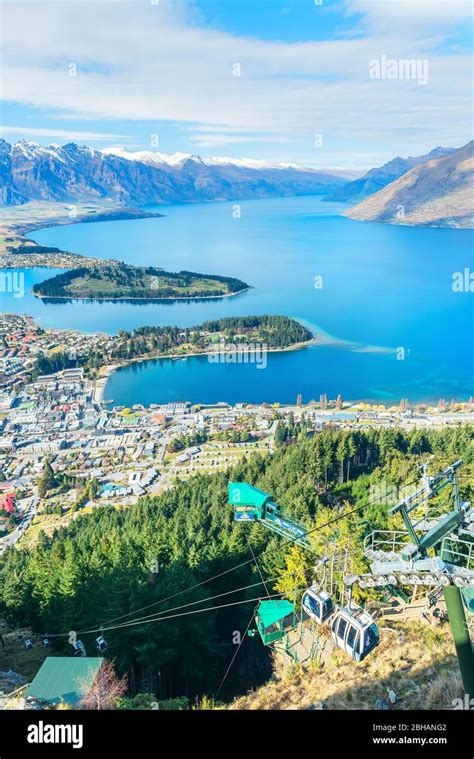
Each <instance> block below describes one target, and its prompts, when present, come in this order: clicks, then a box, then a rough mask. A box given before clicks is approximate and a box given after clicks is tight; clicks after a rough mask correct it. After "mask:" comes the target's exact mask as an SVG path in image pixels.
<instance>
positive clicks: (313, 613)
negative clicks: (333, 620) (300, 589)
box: [301, 585, 334, 625]
mask: <svg viewBox="0 0 474 759" xmlns="http://www.w3.org/2000/svg"><path fill="white" fill-rule="evenodd" d="M301 605H302V607H303V609H304V611H305V612H306V614H308V616H309V617H311V619H314V621H315V622H317V623H318V625H321V624H322V623H323V622H325V621H326V620H327V619H328V618H329V617H330V616H331V614H333V613H334V601H333V599H332V598H331V596H330V595H329V593H326V591H324V590H322V591H320V592H319V593H318V590H317V588H316V586H314V585H313V586H312V587H311V588H308V590H305V592H304V593H303V598H302V599H301Z"/></svg>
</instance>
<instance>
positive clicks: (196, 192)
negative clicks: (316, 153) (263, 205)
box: [0, 140, 347, 205]
mask: <svg viewBox="0 0 474 759" xmlns="http://www.w3.org/2000/svg"><path fill="white" fill-rule="evenodd" d="M346 182H347V178H346V177H343V176H341V175H339V173H338V172H336V173H334V174H332V173H331V171H318V170H315V169H308V168H304V167H301V166H296V165H293V164H271V163H268V162H266V161H256V160H254V159H246V158H227V157H217V158H205V159H203V158H201V157H200V156H196V155H190V154H187V153H174V154H173V155H166V154H164V153H158V152H157V153H154V152H153V151H139V152H130V151H127V150H125V149H124V148H117V147H110V148H105V149H104V150H95V149H93V148H90V147H87V146H86V145H82V146H79V145H76V144H75V143H73V142H71V143H68V144H67V145H63V146H59V145H54V144H51V145H47V146H46V145H40V144H38V143H36V142H32V141H31V140H21V141H20V142H17V143H15V144H14V145H10V144H9V143H7V142H6V141H5V140H0V202H2V203H3V204H5V205H17V204H21V203H24V202H26V201H27V200H50V201H66V202H72V201H74V200H76V201H100V200H113V201H115V202H118V203H123V204H126V205H145V204H148V203H150V204H151V203H156V204H165V203H186V202H199V201H208V200H234V199H245V198H266V197H273V196H288V195H316V194H320V193H328V192H335V191H336V190H337V189H338V188H339V187H341V186H342V185H343V184H345V183H346Z"/></svg>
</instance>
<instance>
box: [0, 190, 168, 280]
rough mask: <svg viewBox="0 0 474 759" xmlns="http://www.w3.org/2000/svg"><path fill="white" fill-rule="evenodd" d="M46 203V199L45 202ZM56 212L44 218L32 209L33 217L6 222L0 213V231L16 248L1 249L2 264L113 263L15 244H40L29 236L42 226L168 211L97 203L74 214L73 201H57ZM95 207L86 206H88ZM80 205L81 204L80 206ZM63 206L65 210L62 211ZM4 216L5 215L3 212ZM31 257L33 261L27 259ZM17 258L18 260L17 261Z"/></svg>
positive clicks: (151, 215) (58, 266) (28, 266)
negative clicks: (20, 250)
mask: <svg viewBox="0 0 474 759" xmlns="http://www.w3.org/2000/svg"><path fill="white" fill-rule="evenodd" d="M45 203H46V201H45ZM57 205H58V208H57V213H56V214H55V215H52V216H50V217H48V216H45V217H44V218H36V219H35V217H34V213H33V212H32V214H31V218H28V217H27V218H26V219H24V220H21V217H20V219H19V220H18V221H16V220H15V219H14V218H9V217H8V216H7V219H6V221H3V219H2V214H1V213H0V232H1V233H2V234H3V235H4V236H8V238H9V239H8V242H9V244H10V245H12V247H13V251H11V250H6V249H2V250H0V266H1V267H2V268H5V269H15V268H17V269H34V268H38V267H41V268H46V269H72V268H77V266H81V265H82V266H84V265H85V262H87V263H88V264H89V265H90V262H91V261H94V262H95V265H97V266H100V265H102V264H104V263H108V262H113V261H114V259H108V260H107V259H100V258H95V256H85V255H82V254H80V253H72V252H71V251H67V250H62V249H60V248H58V250H57V252H54V253H41V252H35V251H34V250H32V251H31V252H30V253H28V252H23V253H15V247H16V246H15V243H17V244H18V247H19V246H22V245H23V246H27V247H31V248H32V249H34V248H35V247H41V246H40V245H39V244H38V243H37V242H36V241H35V240H33V239H32V238H30V237H27V235H29V234H31V233H32V232H37V231H39V230H41V229H48V228H50V227H51V228H53V227H63V226H70V225H73V224H94V223H99V222H106V221H127V220H129V221H133V220H140V219H157V218H165V217H166V214H163V213H159V212H158V211H156V212H155V211H145V210H143V209H140V208H134V207H123V208H121V207H117V206H110V207H108V206H105V207H102V208H101V206H97V207H96V210H95V211H94V212H93V213H90V212H84V213H82V214H81V213H80V211H79V213H77V212H76V215H75V216H74V215H71V211H70V208H71V207H72V208H75V206H74V205H73V204H69V206H68V205H67V204H57ZM91 207H93V206H90V205H87V206H86V208H88V209H89V208H91ZM79 208H81V206H79ZM60 209H62V212H61V210H60ZM3 215H5V214H3ZM30 256H31V260H28V259H29V257H30ZM15 259H16V260H15Z"/></svg>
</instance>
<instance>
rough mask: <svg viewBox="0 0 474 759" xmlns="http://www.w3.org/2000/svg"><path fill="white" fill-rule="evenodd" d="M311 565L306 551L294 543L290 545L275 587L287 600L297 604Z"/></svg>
mask: <svg viewBox="0 0 474 759" xmlns="http://www.w3.org/2000/svg"><path fill="white" fill-rule="evenodd" d="M311 566H312V562H311V560H310V558H309V554H308V551H303V549H302V548H300V547H299V546H296V545H294V546H292V547H291V548H290V550H289V551H288V553H287V554H286V556H285V567H284V569H282V570H281V571H280V574H279V576H278V580H277V583H276V586H275V587H276V589H277V590H278V591H279V592H280V593H284V594H285V595H286V597H287V598H288V600H289V601H292V602H294V603H296V604H297V605H299V603H300V601H301V596H302V595H303V592H304V589H305V588H306V587H307V584H308V574H309V571H310V569H311Z"/></svg>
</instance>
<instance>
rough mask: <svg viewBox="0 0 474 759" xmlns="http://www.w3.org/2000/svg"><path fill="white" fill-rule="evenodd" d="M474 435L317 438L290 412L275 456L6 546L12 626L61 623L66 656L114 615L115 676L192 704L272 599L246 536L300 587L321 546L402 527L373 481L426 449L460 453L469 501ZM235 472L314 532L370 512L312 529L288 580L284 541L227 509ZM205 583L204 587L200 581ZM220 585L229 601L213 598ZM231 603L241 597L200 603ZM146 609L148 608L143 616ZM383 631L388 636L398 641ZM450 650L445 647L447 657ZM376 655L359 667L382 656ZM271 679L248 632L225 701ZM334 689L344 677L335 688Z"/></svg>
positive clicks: (276, 582)
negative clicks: (74, 639) (28, 544)
mask: <svg viewBox="0 0 474 759" xmlns="http://www.w3.org/2000/svg"><path fill="white" fill-rule="evenodd" d="M473 433H474V430H473V428H472V427H469V426H463V427H457V428H449V429H445V430H441V431H429V432H424V431H420V430H416V431H414V432H410V433H407V432H402V431H397V430H393V429H381V430H373V431H372V430H367V431H361V432H358V431H357V432H356V431H354V432H352V431H351V432H342V431H341V432H337V431H325V432H322V433H320V434H317V435H315V436H314V437H312V438H308V437H306V422H305V420H304V419H303V421H302V423H293V422H292V421H291V420H290V428H289V437H288V442H287V443H286V444H284V445H282V446H281V447H280V448H279V449H278V451H277V452H276V453H275V454H274V455H272V456H267V457H255V458H253V459H252V460H251V461H248V462H247V461H243V462H242V463H240V464H239V465H237V466H235V467H234V468H233V469H232V470H231V471H229V473H228V474H226V473H224V474H215V475H201V476H196V477H193V478H191V479H189V480H187V481H186V482H176V484H175V485H174V486H173V487H172V488H171V489H170V490H168V491H167V492H165V493H164V494H162V495H160V496H158V497H145V498H143V499H142V500H141V501H140V502H139V503H138V505H136V506H135V507H133V508H130V509H115V508H113V507H112V506H104V507H100V508H97V509H95V510H94V511H93V513H91V514H88V515H80V514H79V516H78V518H76V519H75V520H74V522H73V523H72V524H71V525H69V526H68V527H67V528H63V529H59V530H58V532H57V533H56V535H55V537H54V538H52V539H48V538H47V537H46V536H45V535H44V534H43V535H40V538H39V541H38V544H37V546H36V547H35V548H34V549H33V550H30V551H29V550H25V549H20V550H12V549H9V550H7V551H6V552H5V554H4V555H3V557H2V559H1V566H0V615H2V616H3V617H4V618H5V619H6V621H7V622H8V623H9V624H10V625H12V626H13V625H16V626H29V627H31V628H32V630H33V631H34V632H35V633H37V634H38V635H43V634H44V633H49V634H51V633H62V636H60V637H55V638H52V642H53V648H52V649H51V650H52V651H54V653H56V654H68V655H69V654H70V651H71V649H70V645H69V644H68V632H69V631H70V630H76V631H79V632H80V633H81V638H82V639H83V641H84V643H85V645H86V649H87V651H88V654H89V655H93V653H94V651H95V643H94V641H95V637H96V636H97V630H98V628H99V627H100V626H101V625H105V627H106V628H107V627H108V625H107V624H106V623H107V621H108V620H114V621H113V622H111V623H110V626H111V628H112V629H110V630H106V632H105V635H106V637H107V640H108V643H109V648H108V651H107V656H110V657H111V658H112V659H114V660H115V663H116V667H117V668H118V670H119V672H121V673H127V674H128V675H129V683H130V690H131V693H132V694H134V693H137V692H140V691H142V692H143V691H148V692H153V693H156V694H157V695H158V697H159V698H169V697H176V696H187V697H189V698H190V699H192V700H194V699H195V698H196V697H197V696H202V695H203V694H207V695H208V696H212V695H213V694H214V693H216V691H217V689H218V686H219V683H220V682H221V679H222V677H223V675H224V673H225V671H226V669H227V666H228V665H229V663H230V660H231V659H232V656H233V655H234V653H235V646H234V644H233V636H234V635H235V631H236V630H240V631H242V632H243V631H244V630H245V629H246V626H247V624H248V623H249V621H250V618H251V615H252V610H253V608H254V606H255V600H251V601H247V602H246V603H244V601H245V600H246V599H257V598H258V597H262V596H264V595H265V590H264V588H263V587H262V582H261V576H260V573H259V570H258V569H257V568H256V566H255V562H254V560H253V557H252V554H251V552H250V546H252V549H253V551H254V553H255V555H256V556H257V557H258V563H259V568H260V571H261V572H262V574H263V576H264V578H265V579H266V580H267V585H268V587H269V588H270V589H271V590H273V591H275V588H276V587H277V586H278V587H279V588H281V587H282V586H283V587H285V586H286V587H288V588H291V587H293V588H294V587H299V584H298V585H295V582H298V583H300V582H301V578H303V580H304V581H306V582H309V581H310V579H311V571H312V567H313V566H314V562H315V559H316V557H317V556H321V555H322V554H323V553H327V552H328V550H331V551H336V552H337V551H339V550H340V549H341V548H342V547H344V548H346V547H349V549H350V550H351V551H352V549H357V548H360V547H361V542H362V540H363V537H364V535H365V534H366V532H368V531H372V530H373V529H375V528H382V529H383V528H385V527H387V525H388V524H391V525H395V526H396V525H397V524H398V523H397V522H396V521H394V520H391V522H390V521H389V518H388V516H387V508H388V507H387V503H386V501H385V500H384V499H383V498H381V500H377V498H375V499H374V497H373V489H374V486H375V487H376V488H378V487H379V486H380V485H381V483H385V484H386V485H387V487H392V486H393V487H395V488H399V487H401V486H402V485H405V484H409V483H413V481H414V480H417V475H416V470H415V466H416V463H417V462H418V461H420V460H423V459H425V458H426V457H427V456H428V455H429V456H431V457H432V458H431V460H430V466H431V467H432V468H433V471H434V470H437V469H438V467H441V466H444V465H446V464H447V463H451V462H452V461H453V460H454V459H456V458H459V456H462V457H463V458H464V460H465V462H466V465H465V466H464V468H463V471H462V476H461V480H460V484H461V495H462V496H463V497H464V498H467V499H469V497H470V496H472V489H473V484H474V476H473V462H474V451H473ZM228 479H232V480H245V481H248V482H251V483H254V484H256V485H257V486H258V487H261V488H262V489H264V490H266V491H267V492H270V493H272V494H273V495H274V497H275V499H276V501H277V502H278V503H280V504H281V505H283V506H285V507H286V508H287V510H288V513H289V514H290V515H292V516H294V517H295V518H297V519H299V520H301V521H302V522H304V523H305V524H306V525H307V526H308V527H310V528H311V527H315V526H317V525H318V524H319V525H323V524H325V522H326V521H328V520H329V519H331V518H334V516H335V515H339V516H342V514H344V512H345V511H348V510H350V509H353V508H354V504H355V503H357V504H358V505H361V506H363V507H364V508H363V509H362V510H361V513H360V517H358V515H357V514H352V515H350V516H348V517H347V518H346V519H341V520H340V521H338V523H337V529H336V527H335V526H334V525H333V526H332V527H326V528H322V529H320V530H318V531H316V532H314V533H313V535H312V540H313V547H314V550H313V551H307V552H301V553H300V559H299V564H298V566H297V567H296V569H297V572H296V575H297V576H296V577H292V573H291V567H289V565H288V564H287V561H286V559H287V557H288V555H289V549H288V544H287V543H286V542H285V541H284V540H282V539H281V538H280V537H278V536H276V535H274V534H272V533H269V532H268V531H267V530H265V529H264V528H263V527H262V526H261V525H259V524H258V523H252V524H246V525H242V524H239V523H236V522H235V521H234V520H233V515H232V509H231V508H230V507H229V506H227V481H228ZM371 494H372V495H371ZM390 505H391V504H390ZM364 520H366V521H365V523H364ZM291 551H294V547H293V548H292V549H291ZM364 561H365V560H364V559H363V558H361V556H360V554H357V553H356V554H355V555H354V557H353V559H351V561H350V563H349V566H348V571H350V572H351V571H360V570H363V568H364V566H365V564H364ZM210 578H214V579H213V580H212V582H208V580H209V579H210ZM199 583H205V584H200V585H199V587H195V586H196V585H197V584H199ZM250 585H253V587H251V588H250V587H248V586H250ZM242 588H243V590H239V589H242ZM246 588H247V589H246ZM270 592H271V591H270ZM370 592H371V591H367V592H366V593H370ZM223 593H224V594H227V595H226V596H225V597H224V598H222V597H219V598H218V600H215V601H214V600H211V597H212V598H213V597H215V596H216V595H218V596H219V594H223ZM176 594H178V595H176ZM169 597H170V598H169ZM359 598H360V600H362V601H363V600H364V591H360V590H359ZM207 599H209V600H207ZM240 602H242V603H240ZM226 603H235V604H236V605H234V606H230V607H226V608H222V609H217V610H211V611H206V612H204V613H203V612H201V611H200V610H201V609H203V608H210V607H212V606H215V605H223V604H226ZM150 604H154V606H152V607H151V608H150ZM189 604H191V607H189V606H186V608H185V609H183V608H181V609H179V610H178V609H177V607H183V605H189ZM143 607H147V611H141V612H140V613H138V610H141V609H143ZM190 609H191V610H199V611H198V613H196V614H187V615H185V616H177V617H174V618H172V619H166V620H165V619H161V620H159V621H157V620H156V619H155V621H154V622H153V623H152V624H144V622H143V621H141V622H140V623H139V624H133V625H131V626H130V625H129V626H127V625H125V626H120V625H121V624H122V625H123V623H126V622H130V621H131V622H134V621H135V620H136V619H137V618H139V617H142V616H143V615H150V614H153V613H157V612H159V613H161V612H164V611H166V610H168V611H169V612H170V613H171V614H173V613H175V614H180V613H182V612H184V611H189V610H190ZM135 610H137V611H135ZM171 610H174V611H171ZM81 631H89V632H81ZM391 635H392V636H393V634H391ZM386 640H387V643H384V646H389V645H390V643H389V642H388V641H389V638H387V639H386ZM420 646H421V644H420ZM382 650H385V649H384V647H382ZM420 650H421V647H420ZM446 652H447V649H444V648H443V649H442V650H441V649H440V656H439V657H438V658H439V661H438V664H439V665H440V666H441V664H442V662H443V661H444V659H445V658H446ZM418 658H419V657H418V655H417V656H416V657H415V660H417V659H418ZM378 659H379V657H378V656H377V657H375V659H374V663H370V662H369V664H367V665H364V666H363V668H362V670H361V671H362V672H363V671H364V667H365V666H370V667H374V666H376V664H375V662H376V661H377V660H378ZM351 666H352V665H351ZM387 666H388V665H387ZM346 671H347V672H348V671H349V670H346V669H342V670H340V672H341V673H342V674H344V673H345V672H346ZM371 671H372V673H373V675H374V676H375V670H371ZM407 673H409V670H408V669H407ZM270 675H271V661H270V659H269V653H268V650H267V649H265V648H264V647H263V646H262V645H261V643H260V641H259V639H257V638H251V639H246V643H245V646H242V651H241V652H240V653H239V662H238V666H237V667H236V668H235V669H234V670H233V671H232V673H231V676H229V678H228V679H227V681H226V685H225V688H224V689H223V690H222V693H221V694H220V698H221V699H223V700H230V699H231V698H232V697H233V696H235V695H237V694H239V693H244V692H246V691H247V690H248V689H249V688H251V687H255V686H257V685H259V684H261V683H263V682H264V681H265V680H267V679H268V678H269V677H270ZM344 676H345V675H344ZM384 676H385V674H384V673H383V672H382V677H384ZM336 686H337V682H336V683H335V691H334V693H333V694H332V695H334V697H336V696H335V694H336V692H338V690H337V687H336ZM407 687H408V686H407ZM339 690H341V692H342V690H343V689H341V688H339ZM329 695H331V694H329ZM341 698H342V696H341Z"/></svg>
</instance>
